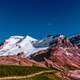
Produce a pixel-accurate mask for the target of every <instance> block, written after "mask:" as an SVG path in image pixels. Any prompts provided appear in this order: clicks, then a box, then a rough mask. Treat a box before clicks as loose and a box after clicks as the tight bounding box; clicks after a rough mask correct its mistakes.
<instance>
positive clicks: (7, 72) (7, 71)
mask: <svg viewBox="0 0 80 80" xmlns="http://www.w3.org/2000/svg"><path fill="white" fill-rule="evenodd" d="M45 70H50V69H46V68H41V67H35V66H32V67H26V66H13V65H0V77H6V76H25V75H29V74H33V73H36V72H40V71H45ZM55 72H56V70H54V72H53V73H44V74H41V75H38V76H35V77H32V78H29V79H18V80H62V79H61V78H58V77H57V76H56V75H55V74H54V73H55Z"/></svg>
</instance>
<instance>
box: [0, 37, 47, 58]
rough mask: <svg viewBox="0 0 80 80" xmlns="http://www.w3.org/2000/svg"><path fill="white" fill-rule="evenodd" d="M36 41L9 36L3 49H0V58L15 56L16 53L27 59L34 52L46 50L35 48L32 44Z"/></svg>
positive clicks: (29, 38) (30, 38)
mask: <svg viewBox="0 0 80 80" xmlns="http://www.w3.org/2000/svg"><path fill="white" fill-rule="evenodd" d="M37 41H38V40H37V39H34V38H32V37H30V36H26V37H24V36H11V37H10V38H9V39H7V40H5V43H4V45H3V48H2V49H0V56H7V55H17V54H18V53H21V52H23V53H24V55H25V57H27V56H29V55H31V54H34V53H35V52H38V51H40V50H45V49H47V48H48V47H43V48H35V47H34V46H33V43H36V42H37Z"/></svg>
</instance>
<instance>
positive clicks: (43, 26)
mask: <svg viewBox="0 0 80 80" xmlns="http://www.w3.org/2000/svg"><path fill="white" fill-rule="evenodd" d="M57 33H61V34H64V35H67V36H69V35H73V34H79V33H80V0H0V40H4V39H5V38H8V37H9V36H11V35H27V34H28V35H31V36H33V37H35V38H42V37H46V36H47V35H48V34H53V35H54V34H57Z"/></svg>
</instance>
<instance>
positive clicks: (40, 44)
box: [0, 35, 80, 80]
mask: <svg viewBox="0 0 80 80" xmlns="http://www.w3.org/2000/svg"><path fill="white" fill-rule="evenodd" d="M79 44H80V35H76V36H71V37H66V36H64V35H54V36H53V35H49V36H48V37H46V38H44V39H41V40H37V39H34V38H32V37H30V36H25V37H24V36H11V37H10V38H9V39H7V40H5V42H4V43H3V44H1V46H0V64H8V65H21V66H33V65H35V66H40V67H46V68H51V69H56V70H58V71H60V74H59V76H62V74H63V76H64V77H67V78H69V80H80V45H79ZM65 80H67V79H65Z"/></svg>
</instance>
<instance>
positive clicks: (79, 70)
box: [32, 37, 80, 80]
mask: <svg viewBox="0 0 80 80" xmlns="http://www.w3.org/2000/svg"><path fill="white" fill-rule="evenodd" d="M32 59H33V60H35V61H37V62H43V63H44V64H45V65H46V66H47V67H50V68H55V69H58V70H63V71H64V72H65V71H67V72H66V74H67V75H66V76H67V77H68V78H70V79H71V80H80V48H79V47H78V46H77V45H74V44H72V43H71V42H70V40H69V39H64V38H61V37H59V38H58V39H57V43H56V47H52V48H50V49H48V50H45V51H41V52H38V53H36V54H35V55H32ZM72 70H73V71H72ZM68 74H71V75H68Z"/></svg>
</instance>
